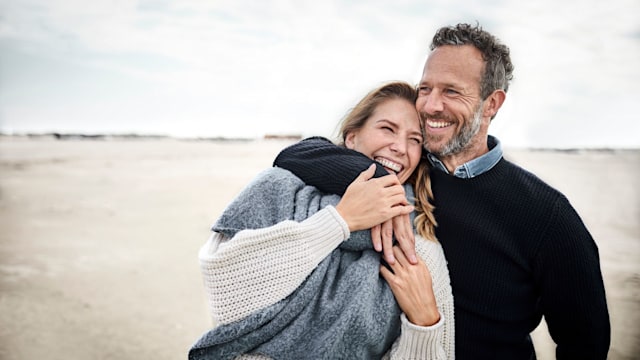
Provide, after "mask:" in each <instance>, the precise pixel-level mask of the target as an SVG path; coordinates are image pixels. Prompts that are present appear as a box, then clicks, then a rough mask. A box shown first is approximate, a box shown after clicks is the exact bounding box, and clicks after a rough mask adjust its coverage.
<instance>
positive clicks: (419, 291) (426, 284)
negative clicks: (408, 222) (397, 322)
mask: <svg viewBox="0 0 640 360" xmlns="http://www.w3.org/2000/svg"><path fill="white" fill-rule="evenodd" d="M393 252H394V255H395V257H396V259H397V260H398V261H396V262H395V263H394V264H389V267H390V268H391V270H389V269H387V268H386V267H385V266H384V265H381V266H380V274H381V275H382V277H383V278H384V279H385V280H386V281H387V283H388V284H389V287H390V288H391V291H392V292H393V295H394V296H395V298H396V301H398V305H399V306H400V309H402V312H404V314H405V315H406V316H407V319H408V320H409V321H410V322H411V323H412V324H415V325H418V326H431V325H434V324H436V323H437V322H438V321H440V312H439V311H438V307H437V304H436V298H435V295H434V294H433V285H432V283H431V273H430V272H429V269H428V268H427V265H425V263H424V262H423V261H422V260H421V259H420V260H418V264H416V265H412V264H410V263H409V261H408V260H407V258H406V257H405V256H404V254H403V253H402V250H400V248H399V247H398V246H394V247H393Z"/></svg>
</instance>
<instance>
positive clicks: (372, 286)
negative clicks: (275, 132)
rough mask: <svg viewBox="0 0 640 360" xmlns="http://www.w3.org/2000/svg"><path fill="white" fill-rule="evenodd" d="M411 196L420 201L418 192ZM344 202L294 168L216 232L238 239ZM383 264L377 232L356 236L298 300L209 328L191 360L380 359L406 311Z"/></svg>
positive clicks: (242, 204) (271, 177)
mask: <svg viewBox="0 0 640 360" xmlns="http://www.w3.org/2000/svg"><path fill="white" fill-rule="evenodd" d="M405 190H406V191H407V195H408V196H407V197H408V198H409V199H413V191H412V189H411V187H410V186H405ZM339 200H340V197H338V196H337V195H327V194H323V193H320V192H319V191H318V190H317V189H316V188H314V187H311V186H306V185H305V184H304V183H303V182H302V181H301V180H300V179H299V178H297V177H296V176H295V175H293V174H292V173H290V172H289V171H287V170H284V169H280V168H271V169H268V170H266V171H264V172H262V173H261V174H260V175H259V176H258V177H256V178H255V179H254V180H253V181H252V182H251V183H250V184H249V185H248V186H247V187H246V188H245V189H244V190H243V191H242V192H241V194H240V195H239V196H238V197H237V198H236V199H235V200H234V201H233V202H232V203H231V204H230V205H229V206H228V207H227V208H226V209H225V210H224V212H223V214H222V215H221V216H220V218H219V219H218V220H217V222H216V223H215V224H214V226H213V228H212V230H213V231H216V232H221V233H224V234H225V235H227V236H229V237H233V236H234V235H235V234H236V233H237V232H238V231H240V230H244V229H260V228H264V227H269V226H272V225H275V224H277V223H279V222H282V221H284V220H295V221H302V220H304V219H306V218H308V217H309V216H311V215H313V214H314V213H316V212H317V211H319V210H320V209H322V208H324V207H326V206H327V205H336V204H337V203H338V202H339ZM231 241H233V240H231ZM380 262H381V257H380V254H379V253H377V252H375V251H374V250H373V246H372V244H371V236H370V232H369V231H368V230H367V231H358V232H353V233H351V237H350V238H349V239H348V240H346V241H345V242H343V243H342V245H341V246H340V247H339V248H337V249H335V250H333V252H332V253H331V254H330V255H329V256H327V257H326V258H325V259H324V260H323V261H322V262H321V263H320V264H319V265H318V266H317V268H316V269H315V270H314V271H313V272H312V273H311V274H310V275H309V277H308V278H307V279H306V280H305V281H304V282H303V283H302V285H300V286H299V287H298V288H297V289H296V290H295V291H294V292H293V293H292V294H291V295H289V296H288V297H286V298H285V299H283V300H281V301H279V302H277V303H276V304H274V305H272V306H269V307H267V308H264V309H261V310H258V311H256V312H254V313H253V314H251V315H249V316H248V317H246V318H245V319H242V320H239V321H236V322H234V323H231V324H226V325H221V326H219V327H216V328H213V329H211V330H209V331H208V332H206V333H205V334H204V335H202V337H201V338H200V339H199V340H198V341H197V342H196V343H195V344H194V345H193V346H192V348H191V349H190V351H189V359H192V360H195V359H232V358H234V357H235V356H237V355H240V354H245V353H259V354H262V355H266V356H268V357H271V358H273V359H380V358H381V357H382V356H383V355H384V353H386V352H387V351H388V350H389V349H390V347H391V344H392V343H393V342H394V341H395V339H396V338H397V337H398V336H399V335H400V309H399V308H398V305H397V303H396V301H395V299H394V297H393V293H392V292H391V290H390V288H389V286H388V285H387V284H386V282H385V280H384V279H383V278H382V277H381V276H380V275H379V267H380Z"/></svg>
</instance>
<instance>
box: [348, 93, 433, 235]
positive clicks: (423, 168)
mask: <svg viewBox="0 0 640 360" xmlns="http://www.w3.org/2000/svg"><path fill="white" fill-rule="evenodd" d="M417 96H418V94H417V92H416V89H415V88H414V87H413V86H411V85H409V84H408V83H405V82H401V81H394V82H390V83H386V84H384V85H382V86H380V87H378V88H376V89H374V90H372V91H371V92H369V93H368V94H367V95H366V96H365V97H364V98H362V100H360V101H359V102H358V103H357V104H356V106H355V107H354V108H353V109H351V111H349V113H347V115H346V116H345V117H344V119H343V120H342V123H341V125H340V141H339V145H341V146H344V144H345V140H346V138H347V135H348V134H349V133H351V132H353V131H358V130H360V129H361V128H362V127H363V126H364V125H365V124H366V123H367V120H368V119H369V117H371V115H373V112H374V111H375V110H376V108H377V107H378V106H379V105H380V104H382V103H384V102H386V101H388V100H391V99H404V100H407V101H408V102H409V103H411V104H415V103H416V99H417ZM420 130H421V131H422V132H423V135H424V128H423V124H422V122H420ZM429 169H430V166H429V162H428V161H427V160H426V159H422V160H420V163H419V164H418V167H417V168H416V169H415V170H414V171H413V173H412V174H411V176H410V177H409V179H408V180H407V181H408V182H409V183H410V184H412V185H413V187H414V190H415V191H414V192H415V194H416V196H415V207H416V212H417V216H416V219H415V222H414V224H415V226H416V231H417V232H418V234H420V235H421V236H422V237H424V238H425V239H427V240H432V241H437V240H436V236H435V226H436V225H437V224H436V219H435V216H434V215H433V210H434V209H435V207H434V206H433V204H431V202H430V201H433V192H432V191H431V178H430V176H429Z"/></svg>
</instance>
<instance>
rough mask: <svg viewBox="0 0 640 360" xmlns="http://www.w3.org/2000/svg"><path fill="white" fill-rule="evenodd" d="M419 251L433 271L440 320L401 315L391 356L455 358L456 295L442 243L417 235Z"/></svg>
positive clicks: (434, 290) (398, 357) (440, 359)
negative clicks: (423, 322)
mask: <svg viewBox="0 0 640 360" xmlns="http://www.w3.org/2000/svg"><path fill="white" fill-rule="evenodd" d="M416 252H417V254H418V255H419V256H420V257H421V258H422V259H423V260H424V262H425V264H426V265H427V267H428V268H429V272H430V273H431V278H432V284H433V292H434V295H435V298H436V303H437V305H438V310H439V311H440V321H439V322H438V323H436V324H434V325H432V326H424V327H423V326H417V325H414V324H411V323H410V322H409V320H408V319H407V318H406V316H405V315H404V314H402V317H401V320H402V326H401V333H400V337H398V339H397V340H396V341H395V342H394V344H393V346H392V348H391V351H390V353H389V354H388V355H389V357H390V359H392V360H394V359H438V360H446V359H454V358H455V342H454V331H455V324H454V313H453V295H452V294H451V283H450V279H449V270H448V269H447V262H446V260H445V257H444V252H443V250H442V246H440V244H439V243H436V242H434V241H428V240H425V239H424V238H422V237H421V236H419V235H416Z"/></svg>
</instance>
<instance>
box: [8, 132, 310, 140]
mask: <svg viewBox="0 0 640 360" xmlns="http://www.w3.org/2000/svg"><path fill="white" fill-rule="evenodd" d="M0 138H29V139H43V138H50V139H55V140H165V139H175V140H185V141H215V142H224V141H233V142H238V141H255V140H291V141H299V140H302V138H303V136H302V135H299V134H266V135H264V136H263V137H262V138H243V137H224V136H213V137H177V136H170V135H161V134H135V133H124V134H84V133H59V132H50V133H19V134H6V133H0Z"/></svg>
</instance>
